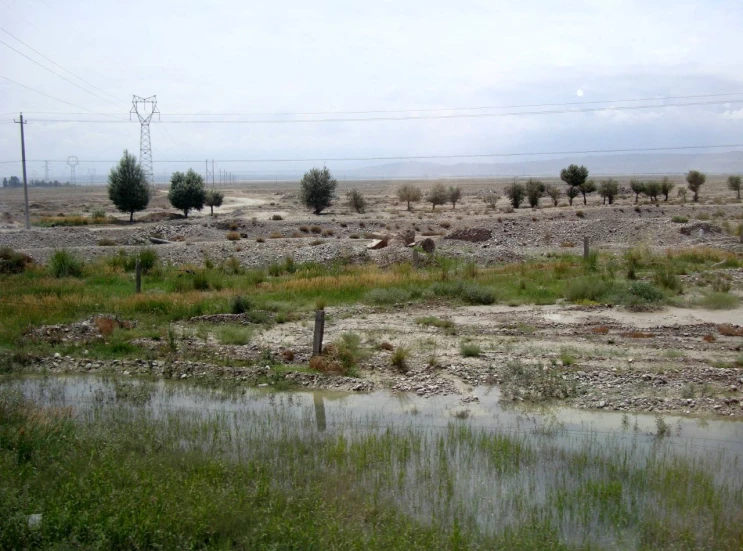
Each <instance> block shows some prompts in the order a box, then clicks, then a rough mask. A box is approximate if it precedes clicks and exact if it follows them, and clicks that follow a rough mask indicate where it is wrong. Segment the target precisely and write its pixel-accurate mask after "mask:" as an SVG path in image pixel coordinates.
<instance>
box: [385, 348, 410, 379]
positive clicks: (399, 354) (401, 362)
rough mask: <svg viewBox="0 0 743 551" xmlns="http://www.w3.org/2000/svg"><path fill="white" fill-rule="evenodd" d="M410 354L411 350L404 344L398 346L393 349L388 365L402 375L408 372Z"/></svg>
mask: <svg viewBox="0 0 743 551" xmlns="http://www.w3.org/2000/svg"><path fill="white" fill-rule="evenodd" d="M411 352H412V349H411V348H410V346H407V345H405V344H401V345H398V347H397V348H395V351H394V352H393V353H392V358H390V363H392V365H393V366H394V367H396V368H397V369H399V370H400V371H402V372H403V373H405V372H407V370H408V357H409V356H410V353H411Z"/></svg>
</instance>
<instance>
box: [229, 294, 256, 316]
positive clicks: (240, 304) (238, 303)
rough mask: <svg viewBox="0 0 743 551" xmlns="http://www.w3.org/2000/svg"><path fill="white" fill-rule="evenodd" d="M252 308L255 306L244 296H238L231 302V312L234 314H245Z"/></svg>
mask: <svg viewBox="0 0 743 551" xmlns="http://www.w3.org/2000/svg"><path fill="white" fill-rule="evenodd" d="M252 307H253V305H252V304H251V303H250V300H249V299H248V298H247V297H244V296H243V295H237V296H236V297H234V298H233V299H232V301H231V302H230V312H232V313H233V314H244V313H245V312H247V311H249V310H250V309H251V308H252Z"/></svg>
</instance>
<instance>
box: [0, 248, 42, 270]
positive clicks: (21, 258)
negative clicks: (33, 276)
mask: <svg viewBox="0 0 743 551" xmlns="http://www.w3.org/2000/svg"><path fill="white" fill-rule="evenodd" d="M33 263H34V261H33V259H32V258H31V257H30V256H28V255H26V254H23V253H19V252H16V251H14V250H13V249H11V248H10V247H3V248H1V249H0V274H20V273H23V272H25V271H26V268H28V267H29V266H31V265H32V264H33Z"/></svg>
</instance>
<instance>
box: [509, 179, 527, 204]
mask: <svg viewBox="0 0 743 551" xmlns="http://www.w3.org/2000/svg"><path fill="white" fill-rule="evenodd" d="M505 193H506V197H508V200H509V201H511V205H512V206H513V208H515V209H517V208H519V206H520V205H521V203H523V202H524V197H526V188H525V187H524V186H523V185H522V184H519V183H518V182H514V183H512V184H510V185H508V186H506V189H505Z"/></svg>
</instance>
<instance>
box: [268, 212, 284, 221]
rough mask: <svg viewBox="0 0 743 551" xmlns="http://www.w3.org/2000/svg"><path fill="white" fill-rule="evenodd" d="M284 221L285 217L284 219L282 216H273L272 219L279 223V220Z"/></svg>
mask: <svg viewBox="0 0 743 551" xmlns="http://www.w3.org/2000/svg"><path fill="white" fill-rule="evenodd" d="M283 219H284V217H283V216H281V215H280V214H274V215H273V216H272V217H271V220H276V221H278V220H283Z"/></svg>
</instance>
